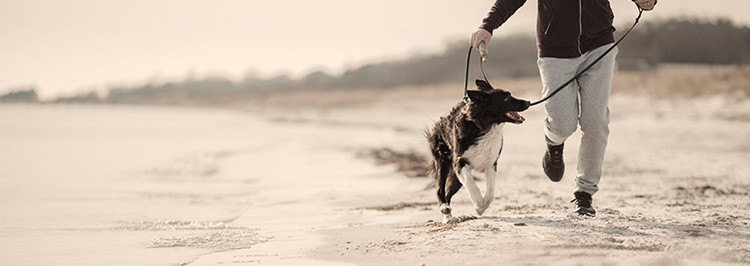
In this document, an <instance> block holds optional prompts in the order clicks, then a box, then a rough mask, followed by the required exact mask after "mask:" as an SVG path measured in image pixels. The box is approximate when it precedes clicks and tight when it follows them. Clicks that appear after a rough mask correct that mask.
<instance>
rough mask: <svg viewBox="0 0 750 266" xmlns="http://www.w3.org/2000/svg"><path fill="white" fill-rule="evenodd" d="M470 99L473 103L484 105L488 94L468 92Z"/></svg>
mask: <svg viewBox="0 0 750 266" xmlns="http://www.w3.org/2000/svg"><path fill="white" fill-rule="evenodd" d="M467 93H468V94H469V99H471V101H472V102H475V103H482V102H484V101H485V100H486V99H487V93H484V92H482V91H474V90H472V91H468V92H467Z"/></svg>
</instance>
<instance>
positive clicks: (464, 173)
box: [458, 164, 485, 215]
mask: <svg viewBox="0 0 750 266" xmlns="http://www.w3.org/2000/svg"><path fill="white" fill-rule="evenodd" d="M458 176H459V177H460V178H461V184H463V185H464V186H466V190H467V191H469V196H471V201H472V203H474V207H475V208H476V210H477V214H479V215H482V213H481V212H480V211H479V210H480V209H481V210H482V212H484V209H485V207H484V199H483V198H482V192H480V191H479V187H478V186H477V181H475V180H474V177H473V176H471V167H470V166H469V165H468V164H465V165H464V166H463V167H461V170H459V171H458Z"/></svg>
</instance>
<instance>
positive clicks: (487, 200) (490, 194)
mask: <svg viewBox="0 0 750 266" xmlns="http://www.w3.org/2000/svg"><path fill="white" fill-rule="evenodd" d="M485 173H486V174H487V177H486V178H487V190H485V193H484V201H483V202H484V205H483V208H481V209H480V208H477V214H479V215H482V213H484V211H485V210H487V208H489V207H490V204H491V203H492V200H494V199H495V177H496V175H497V170H496V169H495V166H493V167H490V168H489V169H487V171H485Z"/></svg>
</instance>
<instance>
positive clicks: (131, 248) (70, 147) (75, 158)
mask: <svg viewBox="0 0 750 266" xmlns="http://www.w3.org/2000/svg"><path fill="white" fill-rule="evenodd" d="M269 128H271V127H269V126H268V125H267V123H266V122H263V121H261V120H259V119H256V118H253V117H252V116H249V115H246V114H242V113H238V112H229V111H215V110H203V109H196V110H191V109H184V108H154V107H111V106H33V105H29V106H25V105H10V106H0V262H2V263H0V264H2V265H115V264H118V265H168V264H172V265H174V264H177V263H181V262H184V261H183V260H189V259H190V258H193V257H195V256H197V255H199V254H203V253H206V252H210V251H220V250H227V249H237V248H246V247H250V246H252V245H254V244H257V243H261V242H263V241H266V240H267V239H266V238H265V237H263V236H261V235H259V234H258V233H257V230H256V228H253V227H250V226H236V225H231V224H230V223H231V221H233V220H235V219H237V218H239V217H240V216H241V215H242V213H243V212H244V210H245V209H246V208H247V205H248V204H249V203H250V200H251V199H252V197H253V195H254V191H255V190H257V187H255V186H254V185H255V184H256V183H257V182H258V180H259V179H261V178H263V177H262V176H258V174H257V173H254V172H252V171H245V169H246V168H247V167H252V165H251V164H252V162H250V163H238V164H235V163H233V162H231V160H233V159H234V158H236V157H237V156H238V155H242V154H251V153H253V152H255V151H257V150H261V149H263V148H264V147H267V146H268V143H274V142H279V141H284V139H285V138H287V137H289V135H284V134H283V133H281V132H280V131H275V132H274V131H273V130H265V129H269ZM282 131H283V130H282Z"/></svg>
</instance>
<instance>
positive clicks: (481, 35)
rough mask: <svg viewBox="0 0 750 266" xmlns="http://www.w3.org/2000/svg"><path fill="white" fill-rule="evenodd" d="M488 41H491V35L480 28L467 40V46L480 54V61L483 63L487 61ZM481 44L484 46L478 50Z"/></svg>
mask: <svg viewBox="0 0 750 266" xmlns="http://www.w3.org/2000/svg"><path fill="white" fill-rule="evenodd" d="M490 39H492V34H491V33H490V32H489V31H487V30H485V29H482V28H480V29H477V31H475V32H474V33H472V34H471V39H470V40H469V44H470V45H471V46H472V47H474V48H477V50H479V51H480V52H481V53H482V60H484V61H487V47H488V46H489V44H490ZM482 42H484V45H482V46H483V47H481V48H480V47H479V44H480V43H482Z"/></svg>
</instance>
